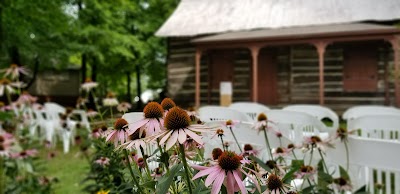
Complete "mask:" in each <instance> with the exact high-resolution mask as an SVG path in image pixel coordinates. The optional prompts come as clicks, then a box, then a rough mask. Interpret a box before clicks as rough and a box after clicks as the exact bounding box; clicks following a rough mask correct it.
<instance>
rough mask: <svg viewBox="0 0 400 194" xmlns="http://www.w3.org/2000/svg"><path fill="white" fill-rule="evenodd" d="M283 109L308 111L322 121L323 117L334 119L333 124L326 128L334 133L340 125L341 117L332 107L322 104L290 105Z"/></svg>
mask: <svg viewBox="0 0 400 194" xmlns="http://www.w3.org/2000/svg"><path fill="white" fill-rule="evenodd" d="M283 110H290V111H298V112H304V113H308V114H310V115H312V116H314V117H316V118H317V119H318V120H320V121H322V120H323V119H329V120H331V121H332V126H326V129H327V130H328V131H329V133H334V132H336V130H337V129H338V127H339V117H338V115H337V114H336V113H335V112H334V111H333V110H332V109H330V108H328V107H324V106H321V105H314V104H313V105H311V104H298V105H289V106H286V107H284V108H283Z"/></svg>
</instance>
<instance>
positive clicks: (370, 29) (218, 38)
mask: <svg viewBox="0 0 400 194" xmlns="http://www.w3.org/2000/svg"><path fill="white" fill-rule="evenodd" d="M399 33H400V28H397V27H395V26H388V25H378V24H367V23H347V24H333V25H322V26H321V25H318V26H305V27H290V28H279V29H259V30H250V31H238V32H228V33H221V34H217V35H210V36H205V37H201V38H197V39H194V40H192V42H193V43H199V44H202V43H214V42H244V41H257V40H264V41H265V40H279V39H285V40H287V39H307V38H324V37H337V36H358V35H390V34H399Z"/></svg>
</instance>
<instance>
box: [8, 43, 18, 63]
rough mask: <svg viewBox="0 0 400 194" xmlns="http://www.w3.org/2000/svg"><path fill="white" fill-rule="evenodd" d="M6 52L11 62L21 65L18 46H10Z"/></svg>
mask: <svg viewBox="0 0 400 194" xmlns="http://www.w3.org/2000/svg"><path fill="white" fill-rule="evenodd" d="M8 54H9V56H10V60H11V64H17V65H18V66H20V65H21V61H20V57H19V50H18V47H16V46H12V47H10V48H9V50H8Z"/></svg>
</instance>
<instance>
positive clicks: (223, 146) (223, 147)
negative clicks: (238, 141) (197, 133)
mask: <svg viewBox="0 0 400 194" xmlns="http://www.w3.org/2000/svg"><path fill="white" fill-rule="evenodd" d="M218 136H219V138H221V142H222V149H224V151H226V149H225V145H224V139H222V135H218Z"/></svg>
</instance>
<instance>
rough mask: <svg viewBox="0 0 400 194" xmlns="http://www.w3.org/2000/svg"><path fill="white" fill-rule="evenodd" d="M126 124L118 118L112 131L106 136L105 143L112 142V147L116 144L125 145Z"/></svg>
mask: <svg viewBox="0 0 400 194" xmlns="http://www.w3.org/2000/svg"><path fill="white" fill-rule="evenodd" d="M127 129H128V122H127V121H126V120H125V119H122V118H119V119H117V120H116V121H115V123H114V129H113V130H112V131H111V133H110V134H108V136H107V138H106V141H114V145H115V146H117V144H118V142H121V144H123V143H125V141H126V137H127V135H128V133H127V132H126V130H127Z"/></svg>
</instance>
